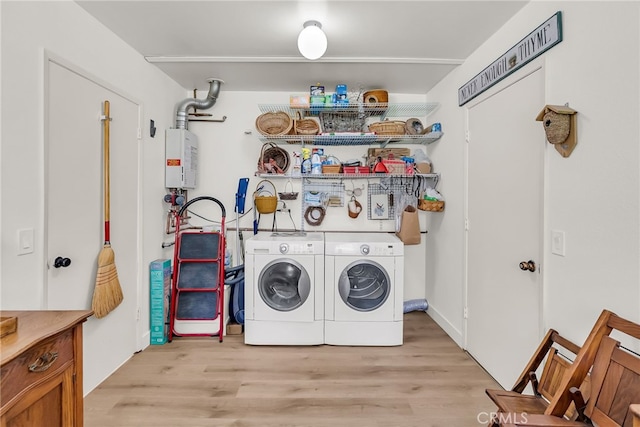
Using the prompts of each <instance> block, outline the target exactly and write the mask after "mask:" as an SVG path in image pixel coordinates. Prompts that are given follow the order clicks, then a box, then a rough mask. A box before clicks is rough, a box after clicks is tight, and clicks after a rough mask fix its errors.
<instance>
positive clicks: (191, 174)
mask: <svg viewBox="0 0 640 427" xmlns="http://www.w3.org/2000/svg"><path fill="white" fill-rule="evenodd" d="M165 157H166V163H165V187H166V188H179V189H191V188H196V184H197V176H198V137H197V136H196V134H194V133H192V132H189V131H188V130H186V129H167V131H166V133H165Z"/></svg>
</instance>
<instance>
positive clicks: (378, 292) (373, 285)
mask: <svg viewBox="0 0 640 427" xmlns="http://www.w3.org/2000/svg"><path fill="white" fill-rule="evenodd" d="M338 292H339V293H340V297H341V298H342V301H344V303H345V304H347V305H348V306H349V307H351V308H353V309H355V310H358V311H373V310H375V309H377V308H378V307H380V306H381V305H382V304H384V302H385V301H386V300H387V298H389V293H390V292H391V281H390V279H389V275H388V274H387V272H386V270H385V269H384V268H383V267H382V266H381V265H380V264H378V263H377V262H375V261H371V260H358V261H354V262H352V263H351V264H349V265H348V266H347V267H346V268H345V269H344V270H342V273H340V277H339V278H338Z"/></svg>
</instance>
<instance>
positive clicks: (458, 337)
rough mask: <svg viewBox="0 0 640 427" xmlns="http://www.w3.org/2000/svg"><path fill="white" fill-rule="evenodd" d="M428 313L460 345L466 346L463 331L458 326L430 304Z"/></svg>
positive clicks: (461, 346)
mask: <svg viewBox="0 0 640 427" xmlns="http://www.w3.org/2000/svg"><path fill="white" fill-rule="evenodd" d="M427 314H428V315H429V317H431V318H432V319H433V321H434V322H436V323H437V324H438V326H440V327H441V328H442V329H443V330H444V331H445V332H446V333H447V335H449V336H450V337H451V339H452V340H453V341H454V342H455V343H456V344H457V345H458V347H460V348H464V347H463V345H464V340H463V336H462V332H461V331H459V330H458V329H456V327H455V326H453V325H452V324H451V322H449V320H447V318H446V317H444V316H443V315H442V314H440V312H439V311H438V309H437V308H435V307H434V306H433V305H431V304H429V308H428V309H427Z"/></svg>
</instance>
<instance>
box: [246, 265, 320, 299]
mask: <svg viewBox="0 0 640 427" xmlns="http://www.w3.org/2000/svg"><path fill="white" fill-rule="evenodd" d="M258 291H259V292H260V297H261V298H262V301H264V302H265V304H267V305H268V306H269V307H271V308H273V309H274V310H277V311H291V310H295V309H296V308H298V307H300V306H301V305H302V304H304V302H305V301H306V300H307V298H308V297H309V293H310V292H311V279H310V278H309V273H307V270H305V268H304V267H303V266H302V265H301V264H300V263H299V262H297V261H295V260H292V259H277V260H274V261H271V262H270V263H268V264H267V265H265V267H264V268H263V269H262V271H261V272H260V276H259V277H258Z"/></svg>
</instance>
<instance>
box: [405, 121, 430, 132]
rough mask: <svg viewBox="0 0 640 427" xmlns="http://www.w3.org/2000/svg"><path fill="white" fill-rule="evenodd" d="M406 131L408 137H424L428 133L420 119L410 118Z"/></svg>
mask: <svg viewBox="0 0 640 427" xmlns="http://www.w3.org/2000/svg"><path fill="white" fill-rule="evenodd" d="M404 130H405V131H406V133H407V135H423V134H424V133H426V129H425V128H424V126H423V125H422V122H421V121H420V119H417V118H415V117H413V118H410V119H409V120H407V121H406V122H405V123H404Z"/></svg>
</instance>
